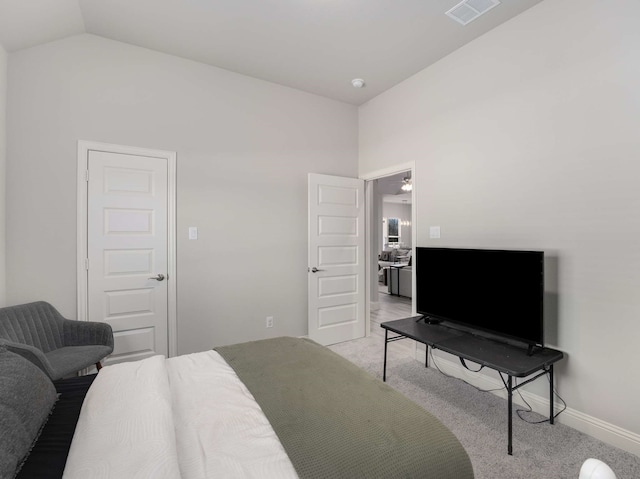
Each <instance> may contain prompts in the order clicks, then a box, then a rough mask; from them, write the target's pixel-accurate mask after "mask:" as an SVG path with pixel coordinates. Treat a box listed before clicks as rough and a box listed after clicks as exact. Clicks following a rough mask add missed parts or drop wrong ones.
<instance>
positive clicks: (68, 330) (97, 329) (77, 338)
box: [63, 319, 113, 351]
mask: <svg viewBox="0 0 640 479" xmlns="http://www.w3.org/2000/svg"><path fill="white" fill-rule="evenodd" d="M63 340H64V345H65V346H88V345H101V346H108V347H110V348H111V351H113V330H112V329H111V326H110V325H109V324H107V323H98V322H95V321H74V320H71V319H65V320H64V323H63Z"/></svg>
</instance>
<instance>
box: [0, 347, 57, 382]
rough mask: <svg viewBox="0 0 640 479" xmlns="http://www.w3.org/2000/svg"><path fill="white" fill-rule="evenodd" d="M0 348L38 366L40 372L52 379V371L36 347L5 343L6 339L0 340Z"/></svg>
mask: <svg viewBox="0 0 640 479" xmlns="http://www.w3.org/2000/svg"><path fill="white" fill-rule="evenodd" d="M0 346H4V347H5V348H7V350H8V351H11V352H12V353H15V354H18V355H20V356H22V357H23V358H25V359H26V360H27V361H30V362H32V363H33V364H35V365H36V366H38V367H39V368H40V369H42V371H43V372H44V373H45V374H46V375H47V376H49V377H50V378H52V377H53V375H54V371H53V369H52V368H51V365H50V364H49V361H48V360H47V357H46V356H45V355H44V353H43V352H42V351H41V350H39V349H38V348H36V347H33V346H29V345H28V344H22V343H14V342H11V341H7V340H6V339H0Z"/></svg>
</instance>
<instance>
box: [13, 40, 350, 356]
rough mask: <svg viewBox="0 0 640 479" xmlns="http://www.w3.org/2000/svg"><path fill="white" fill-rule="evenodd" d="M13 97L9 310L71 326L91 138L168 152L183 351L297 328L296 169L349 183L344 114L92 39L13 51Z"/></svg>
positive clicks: (301, 261) (302, 322) (303, 258)
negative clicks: (46, 310) (80, 193)
mask: <svg viewBox="0 0 640 479" xmlns="http://www.w3.org/2000/svg"><path fill="white" fill-rule="evenodd" d="M9 93H10V95H9V104H8V139H9V141H8V144H9V148H8V165H7V175H8V177H7V231H8V235H7V251H8V261H7V274H8V277H10V278H11V281H10V282H9V285H8V287H7V294H8V301H9V302H10V303H12V304H13V303H21V302H25V301H32V300H37V299H44V300H48V301H51V302H52V303H53V304H54V305H56V306H57V307H58V308H59V309H60V310H61V312H62V313H63V314H65V315H67V316H69V317H75V314H76V162H77V154H76V145H77V141H78V140H91V141H101V142H107V143H116V144H122V145H130V146H138V147H145V148H155V149H163V150H170V151H177V154H178V161H177V165H178V188H177V197H178V198H177V201H178V209H177V218H178V251H177V258H178V265H177V268H178V286H177V287H178V351H179V353H180V354H184V353H189V352H194V351H200V350H205V349H209V348H211V347H212V346H215V345H220V344H227V343H233V342H238V341H244V340H252V339H259V338H263V337H268V336H276V335H285V334H286V335H294V336H296V335H304V334H306V333H307V271H306V267H307V173H309V172H316V173H323V174H333V175H340V176H357V137H358V132H357V109H356V107H354V106H352V105H347V104H344V103H340V102H336V101H332V100H327V99H324V98H321V97H318V96H315V95H311V94H307V93H303V92H300V91H297V90H293V89H290V88H285V87H282V86H278V85H275V84H272V83H268V82H264V81H260V80H255V79H252V78H249V77H246V76H242V75H238V74H234V73H231V72H228V71H225V70H221V69H218V68H213V67H210V66H206V65H203V64H199V63H196V62H192V61H188V60H183V59H179V58H176V57H172V56H169V55H165V54H160V53H157V52H153V51H150V50H146V49H142V48H138V47H133V46H131V45H127V44H123V43H118V42H114V41H110V40H106V39H103V38H100V37H97V36H92V35H80V36H75V37H71V38H67V39H64V40H60V41H57V42H52V43H48V44H45V45H42V46H39V47H34V48H31V49H28V50H24V51H21V52H18V53H14V54H11V57H10V68H9ZM189 226H197V227H199V239H198V240H195V241H189V240H188V236H187V228H188V227H189ZM266 316H274V318H275V324H274V327H273V329H265V317H266Z"/></svg>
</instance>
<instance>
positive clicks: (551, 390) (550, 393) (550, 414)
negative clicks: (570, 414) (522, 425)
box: [549, 364, 555, 424]
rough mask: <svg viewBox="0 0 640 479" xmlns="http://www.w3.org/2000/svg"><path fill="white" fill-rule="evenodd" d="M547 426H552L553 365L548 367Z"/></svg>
mask: <svg viewBox="0 0 640 479" xmlns="http://www.w3.org/2000/svg"><path fill="white" fill-rule="evenodd" d="M549 404H550V406H549V424H553V420H554V419H555V418H554V417H553V416H554V414H553V364H552V365H551V366H549Z"/></svg>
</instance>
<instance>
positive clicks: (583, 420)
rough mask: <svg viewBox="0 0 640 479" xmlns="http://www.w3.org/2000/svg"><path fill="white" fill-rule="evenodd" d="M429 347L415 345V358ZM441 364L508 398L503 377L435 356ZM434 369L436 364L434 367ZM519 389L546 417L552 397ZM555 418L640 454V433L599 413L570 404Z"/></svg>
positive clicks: (517, 400)
mask: <svg viewBox="0 0 640 479" xmlns="http://www.w3.org/2000/svg"><path fill="white" fill-rule="evenodd" d="M425 354H426V351H425V349H424V347H423V346H419V347H418V348H416V360H417V361H420V362H421V363H422V364H424V361H425ZM435 361H436V364H437V365H438V368H439V369H440V370H441V371H442V372H444V373H445V374H448V375H450V376H454V377H457V378H459V379H463V380H464V381H466V382H468V383H470V384H472V385H474V386H476V387H478V388H480V389H495V388H503V389H501V390H499V391H492V393H493V394H495V395H496V396H499V397H502V398H504V399H506V398H507V392H506V390H504V385H503V384H502V381H500V379H498V378H497V377H496V378H492V377H490V376H487V375H485V374H475V373H473V372H471V371H468V370H467V369H465V368H464V367H462V366H461V365H459V364H457V363H455V362H453V361H450V360H448V359H446V358H442V357H439V356H438V357H436V359H435ZM429 367H431V368H433V364H431V361H429ZM434 369H435V368H434ZM518 392H519V393H520V394H522V396H523V397H524V399H525V400H526V401H527V402H528V403H529V404H530V405H531V408H532V409H533V410H534V411H535V412H537V413H538V414H541V415H543V416H545V417H548V415H549V399H548V398H545V397H542V396H539V395H537V394H532V393H530V392H528V391H525V390H524V389H519V390H518ZM513 402H514V404H518V405H520V406H523V407H527V406H526V404H524V402H523V401H522V399H521V398H520V396H519V395H518V394H514V395H513ZM555 403H556V404H555V405H554V407H555V412H556V413H558V412H559V411H560V409H561V408H562V405H561V404H558V403H559V401H555ZM556 422H558V423H561V424H564V425H566V426H569V427H572V428H573V429H576V430H577V431H580V432H582V433H584V434H588V435H589V436H591V437H594V438H596V439H598V440H600V441H602V442H606V443H607V444H610V445H612V446H614V447H618V448H620V449H622V450H624V451H627V452H630V453H631V454H635V455H636V456H640V435H639V434H636V433H634V432H631V431H628V430H626V429H623V428H621V427H618V426H616V425H614V424H611V423H608V422H605V421H602V420H601V419H598V418H596V417H593V416H590V415H588V414H585V413H583V412H580V411H577V410H575V409H572V408H571V407H569V406H567V409H565V410H564V411H563V412H562V414H560V415H559V416H558V417H557V418H556Z"/></svg>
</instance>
